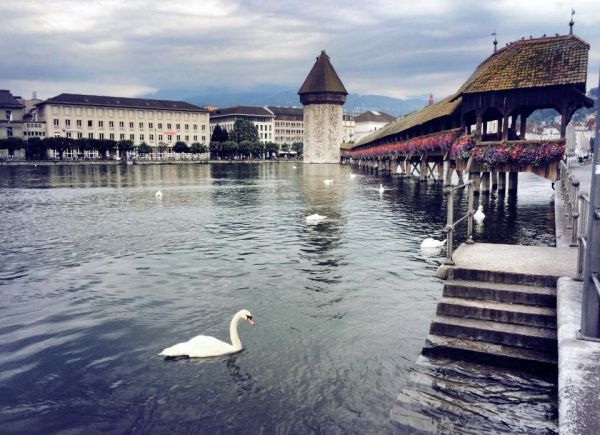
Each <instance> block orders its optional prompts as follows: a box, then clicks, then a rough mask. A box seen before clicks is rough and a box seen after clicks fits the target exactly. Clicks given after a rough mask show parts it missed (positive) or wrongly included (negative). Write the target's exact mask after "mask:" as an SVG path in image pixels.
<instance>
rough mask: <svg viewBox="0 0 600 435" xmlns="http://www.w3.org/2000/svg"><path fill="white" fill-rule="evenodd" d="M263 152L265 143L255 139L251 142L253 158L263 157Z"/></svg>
mask: <svg viewBox="0 0 600 435" xmlns="http://www.w3.org/2000/svg"><path fill="white" fill-rule="evenodd" d="M264 154H265V144H264V143H262V142H260V141H257V142H252V155H253V156H254V158H261V159H262V158H263V155H264Z"/></svg>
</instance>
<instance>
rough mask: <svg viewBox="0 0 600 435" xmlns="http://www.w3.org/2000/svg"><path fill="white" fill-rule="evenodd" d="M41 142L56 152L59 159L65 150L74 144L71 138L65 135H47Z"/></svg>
mask: <svg viewBox="0 0 600 435" xmlns="http://www.w3.org/2000/svg"><path fill="white" fill-rule="evenodd" d="M43 142H44V145H45V146H46V147H47V148H49V149H51V150H54V152H55V153H56V154H58V158H59V159H60V160H62V158H63V154H64V153H65V151H66V150H67V149H69V148H73V146H74V145H75V143H74V141H73V139H70V138H67V137H47V138H45V139H44V141H43Z"/></svg>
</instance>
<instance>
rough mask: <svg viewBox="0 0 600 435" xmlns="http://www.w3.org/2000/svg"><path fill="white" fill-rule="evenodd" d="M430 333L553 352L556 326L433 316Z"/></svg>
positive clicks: (552, 353) (551, 353) (555, 349)
mask: <svg viewBox="0 0 600 435" xmlns="http://www.w3.org/2000/svg"><path fill="white" fill-rule="evenodd" d="M429 332H430V334H433V335H438V336H445V337H455V338H461V339H464V340H471V341H481V342H486V343H494V344H502V345H507V346H513V347H523V348H527V349H537V350H541V351H545V352H547V353H548V354H550V355H554V356H555V355H556V353H557V350H558V344H557V341H556V329H548V328H540V327H537V326H525V325H513V324H510V323H500V322H491V321H489V320H478V319H469V318H460V317H451V316H443V315H437V316H436V317H435V318H434V319H433V322H432V324H431V328H430V330H429Z"/></svg>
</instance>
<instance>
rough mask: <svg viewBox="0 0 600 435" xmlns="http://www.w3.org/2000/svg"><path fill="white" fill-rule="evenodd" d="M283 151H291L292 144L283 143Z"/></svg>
mask: <svg viewBox="0 0 600 435" xmlns="http://www.w3.org/2000/svg"><path fill="white" fill-rule="evenodd" d="M281 151H283V152H284V153H289V152H290V144H288V143H284V144H283V145H281Z"/></svg>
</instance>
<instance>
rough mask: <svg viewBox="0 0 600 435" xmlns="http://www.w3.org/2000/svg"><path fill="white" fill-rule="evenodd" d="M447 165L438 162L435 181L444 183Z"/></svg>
mask: <svg viewBox="0 0 600 435" xmlns="http://www.w3.org/2000/svg"><path fill="white" fill-rule="evenodd" d="M445 164H446V162H443V161H442V162H437V163H436V166H437V178H436V179H435V181H444V165H445Z"/></svg>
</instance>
